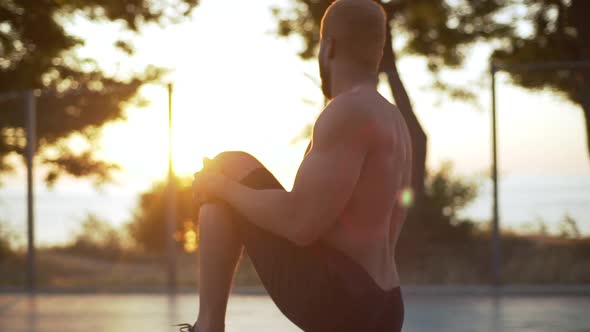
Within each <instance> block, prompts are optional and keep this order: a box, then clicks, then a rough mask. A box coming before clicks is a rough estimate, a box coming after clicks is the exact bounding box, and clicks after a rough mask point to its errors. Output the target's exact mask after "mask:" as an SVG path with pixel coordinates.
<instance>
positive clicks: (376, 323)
mask: <svg viewBox="0 0 590 332" xmlns="http://www.w3.org/2000/svg"><path fill="white" fill-rule="evenodd" d="M385 26H386V24H385V14H384V12H383V10H382V8H381V7H380V6H379V5H378V4H377V3H375V2H374V1H371V0H337V1H336V2H334V3H333V4H332V5H331V6H330V8H329V9H328V10H327V11H326V13H325V15H324V18H323V21H322V28H321V43H320V52H319V64H320V74H321V78H322V90H323V92H324V94H325V95H326V97H327V98H328V99H330V103H329V104H328V105H327V107H326V108H325V109H324V111H323V112H322V113H321V115H320V116H319V118H318V119H317V122H316V123H315V125H314V130H313V137H312V142H311V144H310V149H309V148H308V149H309V150H308V152H307V153H306V155H305V158H304V160H303V162H302V164H301V166H300V168H299V170H298V172H297V176H296V179H295V183H294V186H293V189H292V190H291V191H286V190H285V189H284V188H283V187H282V186H281V185H280V183H279V182H278V181H277V180H276V179H275V178H274V177H273V175H272V174H271V173H270V172H269V171H268V170H267V169H266V168H264V166H263V165H262V164H261V163H260V162H259V161H257V160H256V159H255V158H254V157H252V156H250V155H248V154H246V153H244V152H224V153H221V154H220V155H218V156H217V157H216V158H215V159H214V160H212V161H210V162H208V163H207V164H206V165H205V167H204V169H203V170H202V171H201V172H199V173H196V174H195V180H194V183H193V188H194V197H195V206H196V207H197V208H198V207H200V214H199V224H200V257H201V260H200V264H201V265H200V272H199V273H200V275H199V276H200V282H199V287H200V293H199V294H200V295H199V301H200V306H199V315H198V318H197V321H196V323H195V324H194V325H193V326H191V325H189V324H184V326H182V327H181V330H183V331H195V332H197V331H198V332H218V331H224V327H225V325H224V320H225V311H226V305H227V301H228V297H229V292H230V288H231V283H232V279H233V274H234V271H235V268H236V265H237V263H238V260H239V258H240V256H241V253H242V250H243V249H244V248H245V250H246V251H247V253H248V255H249V256H250V258H251V260H252V263H253V265H254V267H255V269H256V271H257V273H258V275H259V277H260V280H261V281H262V284H263V285H264V287H265V288H266V290H267V291H268V293H269V295H270V297H271V298H272V300H273V301H274V302H275V304H276V305H277V307H278V308H279V309H280V310H281V311H282V313H283V314H284V315H285V316H286V317H287V318H289V319H290V320H291V321H292V322H293V323H294V324H296V325H297V326H298V327H300V328H301V329H303V330H304V331H312V332H314V331H320V332H326V331H338V332H343V331H364V332H369V331H375V332H377V331H379V332H384V331H391V332H393V331H399V330H401V326H402V322H403V312H404V311H403V302H402V297H401V292H400V288H399V285H400V282H399V277H398V272H397V269H396V264H395V260H394V256H395V246H396V242H397V239H398V237H399V234H400V231H401V228H402V224H403V221H404V218H405V211H404V207H403V204H402V203H401V195H402V192H403V191H404V190H405V189H406V188H407V187H408V186H409V183H410V168H411V167H410V165H411V146H410V138H409V135H408V130H407V128H406V125H405V122H404V120H403V118H402V116H401V114H400V113H399V111H398V110H397V109H396V107H395V106H394V105H392V104H390V103H389V102H388V101H387V100H385V99H384V98H383V97H382V96H381V95H379V93H378V92H377V90H376V84H377V73H378V65H379V62H380V59H381V57H382V51H383V46H384V42H385Z"/></svg>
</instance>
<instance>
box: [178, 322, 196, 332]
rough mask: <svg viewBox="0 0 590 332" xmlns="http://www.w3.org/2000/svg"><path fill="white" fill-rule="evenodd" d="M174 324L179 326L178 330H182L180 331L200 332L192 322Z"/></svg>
mask: <svg viewBox="0 0 590 332" xmlns="http://www.w3.org/2000/svg"><path fill="white" fill-rule="evenodd" d="M172 326H178V331H180V332H199V331H197V330H196V329H195V327H194V326H192V325H191V324H186V323H185V324H176V325H172Z"/></svg>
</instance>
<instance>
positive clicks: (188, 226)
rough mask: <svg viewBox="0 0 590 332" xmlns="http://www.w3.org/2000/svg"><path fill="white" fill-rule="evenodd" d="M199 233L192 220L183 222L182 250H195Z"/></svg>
mask: <svg viewBox="0 0 590 332" xmlns="http://www.w3.org/2000/svg"><path fill="white" fill-rule="evenodd" d="M198 237H199V234H198V230H197V229H195V226H194V225H193V223H192V221H190V220H189V221H185V222H184V251H186V252H189V253H191V252H195V251H197V248H198V246H199V244H198V241H197V239H198Z"/></svg>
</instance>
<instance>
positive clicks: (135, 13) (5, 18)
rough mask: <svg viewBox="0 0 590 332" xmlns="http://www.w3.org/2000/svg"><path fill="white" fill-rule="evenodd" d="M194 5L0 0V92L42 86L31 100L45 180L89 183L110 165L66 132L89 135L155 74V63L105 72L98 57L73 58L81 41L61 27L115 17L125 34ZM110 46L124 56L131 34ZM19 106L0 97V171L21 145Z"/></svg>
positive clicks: (192, 0) (186, 0) (179, 15)
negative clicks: (75, 144)
mask: <svg viewBox="0 0 590 332" xmlns="http://www.w3.org/2000/svg"><path fill="white" fill-rule="evenodd" d="M197 4H198V0H126V1H118V0H109V1H98V0H76V1H56V0H49V1H30V0H11V1H2V2H0V22H2V23H1V24H0V95H2V94H3V93H5V92H7V91H23V90H26V89H39V91H45V93H43V94H42V95H41V96H40V97H39V98H38V103H37V107H38V112H37V114H38V120H37V123H38V128H37V137H38V140H37V142H36V145H37V147H38V149H39V154H40V155H41V156H42V158H41V161H42V162H43V163H44V164H45V165H47V166H49V172H48V174H47V177H46V180H47V182H49V183H53V182H55V180H56V179H57V178H58V176H59V175H60V174H63V173H69V174H71V175H74V176H95V179H96V181H97V182H102V181H106V180H108V179H109V173H110V172H111V171H112V170H113V169H116V167H115V166H114V165H112V164H109V163H105V162H103V161H100V160H97V159H96V158H95V157H94V151H95V149H94V146H93V144H90V146H89V147H88V148H87V149H86V150H85V151H82V152H74V151H72V150H71V149H70V148H69V147H68V146H67V144H66V142H67V138H69V137H70V136H71V135H73V134H74V133H78V134H80V135H82V137H83V138H85V139H86V140H87V141H88V142H90V143H92V142H94V141H95V139H96V137H97V133H98V128H100V127H101V126H102V125H103V124H104V123H105V122H108V121H113V120H117V119H121V118H122V117H123V112H122V111H123V108H124V106H125V104H126V103H128V102H132V101H133V96H135V94H136V92H137V91H138V89H139V88H140V87H141V86H142V84H144V83H146V82H150V81H154V80H156V79H158V78H159V77H160V75H161V70H159V69H157V68H153V67H147V68H144V69H143V70H140V72H138V73H117V74H116V75H115V76H109V75H107V74H105V73H104V72H103V70H102V69H101V68H100V64H99V63H98V60H99V59H94V58H81V57H80V55H79V54H78V53H77V49H78V48H79V47H80V46H82V45H84V40H83V39H80V38H78V37H74V36H72V35H71V34H70V33H68V31H67V30H66V28H65V27H66V26H67V25H68V24H70V23H72V22H73V21H74V20H80V19H82V20H89V21H91V22H95V23H108V22H117V23H119V24H120V25H121V34H120V35H121V36H129V35H134V34H137V33H139V32H140V31H141V28H142V27H143V26H145V25H146V24H150V23H158V24H162V25H164V24H170V23H175V22H178V21H180V20H181V19H183V18H184V17H186V16H187V15H188V14H189V13H190V11H191V10H192V9H193V8H195V6H197ZM84 37H85V38H91V37H92V36H84ZM113 48H117V49H119V50H121V54H123V55H127V56H129V55H131V54H133V52H134V47H133V43H132V41H131V40H123V39H121V38H119V40H117V41H115V42H114V44H113ZM77 89H82V91H84V93H80V92H76V91H77ZM48 92H49V93H48ZM23 105H24V101H23V100H22V98H20V97H19V98H12V99H6V98H0V114H2V116H1V117H0V174H1V172H6V171H10V170H11V169H12V168H13V166H14V165H12V164H10V162H9V160H8V158H7V157H8V156H9V155H11V154H18V155H22V154H23V152H24V147H25V131H24V112H23Z"/></svg>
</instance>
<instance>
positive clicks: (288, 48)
mask: <svg viewBox="0 0 590 332" xmlns="http://www.w3.org/2000/svg"><path fill="white" fill-rule="evenodd" d="M280 3H283V4H284V3H285V2H283V1H278V0H257V1H238V0H234V1H223V2H220V1H215V0H202V1H201V4H200V5H199V6H198V7H197V8H196V9H195V11H194V12H193V14H192V16H191V17H190V19H189V20H187V21H186V22H184V23H181V24H178V25H173V26H168V27H166V28H161V27H158V26H148V27H146V28H145V29H144V30H143V32H142V34H141V35H140V36H139V38H137V39H135V45H136V47H137V51H136V54H135V55H134V56H133V57H132V58H131V59H129V58H125V57H123V56H122V55H121V54H120V53H118V52H117V51H115V50H113V47H112V44H113V42H114V41H115V40H116V37H117V36H120V35H121V33H120V27H119V25H118V24H116V23H115V24H104V23H101V24H92V23H88V22H85V21H84V20H80V19H75V20H74V21H73V22H72V23H71V24H70V25H69V27H68V31H69V32H70V33H73V34H76V35H79V36H81V37H83V38H85V39H86V45H85V46H84V47H82V48H81V49H79V50H78V52H79V53H80V55H81V56H89V57H92V58H96V59H98V61H99V63H100V64H101V66H102V67H103V68H104V69H105V70H106V71H107V72H115V71H117V70H122V71H125V70H129V69H137V68H142V67H143V66H145V65H148V64H151V65H156V66H160V67H165V68H169V69H171V74H170V76H169V80H170V82H172V83H173V84H174V94H173V110H174V118H173V129H174V134H173V142H174V143H173V152H174V165H175V170H176V172H177V173H178V174H180V175H183V176H189V175H191V174H192V173H193V172H195V171H197V170H199V169H200V168H201V160H202V158H203V157H213V156H215V155H216V154H217V153H219V152H221V151H225V150H244V151H247V152H249V153H251V154H253V155H254V156H256V157H257V158H258V159H259V160H261V161H262V162H263V163H264V164H265V165H266V166H267V167H268V168H269V169H270V170H271V171H272V172H273V173H274V174H275V175H276V176H277V178H278V179H279V180H280V181H281V183H282V184H283V185H284V186H285V187H286V188H287V189H289V188H291V187H292V184H293V180H294V177H295V174H296V171H297V168H298V166H299V163H300V162H301V159H302V156H303V152H304V150H305V147H306V145H307V142H306V141H299V142H297V143H293V139H294V138H295V137H297V136H298V135H299V134H300V133H301V131H302V130H303V128H305V126H306V125H308V124H309V123H312V122H313V121H314V120H315V119H316V118H317V116H318V114H319V112H320V110H321V106H322V104H323V96H322V94H321V91H320V89H319V87H318V86H317V82H314V79H310V78H309V76H311V77H313V78H315V80H317V79H318V76H319V75H318V68H317V64H316V62H315V61H307V62H304V61H302V60H300V58H299V57H298V56H297V52H298V51H299V50H301V45H302V41H301V40H300V39H299V38H297V37H291V38H288V39H285V38H279V37H277V36H276V34H275V33H274V29H275V27H276V21H275V19H274V18H273V16H272V13H271V7H272V6H274V5H277V4H280ZM230 5H231V10H228V8H229V6H230ZM123 37H129V36H125V35H123ZM400 42H403V36H402V38H398V39H397V46H401V45H400ZM489 52H490V49H489V48H487V47H486V46H482V45H479V46H477V47H476V48H475V49H474V51H473V52H472V55H471V56H470V57H469V58H468V61H467V62H466V64H465V66H464V68H463V69H462V70H460V71H458V72H453V73H449V74H448V77H449V78H450V79H452V80H455V81H456V82H459V83H468V84H470V85H473V86H476V87H479V88H478V89H479V90H477V91H478V102H477V104H466V103H462V102H458V101H453V100H449V99H447V98H444V97H441V95H440V94H437V93H436V92H433V91H431V90H429V89H428V88H427V86H428V85H429V83H431V77H430V75H429V73H428V71H427V70H426V64H425V61H424V59H422V58H419V57H409V56H402V57H401V59H400V61H399V62H398V67H399V71H400V75H401V77H402V80H403V81H404V83H405V85H406V88H407V90H408V93H409V94H410V97H411V99H412V102H413V106H414V110H415V112H416V114H417V116H418V118H419V120H420V122H421V123H422V125H423V127H424V129H425V131H426V133H427V135H428V167H429V168H431V169H435V168H438V167H439V166H440V165H441V163H443V162H445V161H450V162H452V163H453V164H454V168H455V171H456V173H458V174H460V175H464V176H481V175H486V174H489V167H490V166H489V165H490V155H491V145H490V138H491V132H490V127H491V122H490V107H489V105H490V92H489V77H488V76H487V74H486V73H487V64H488V61H489V60H488V59H489V57H488V55H489ZM379 91H380V92H381V93H382V94H383V95H384V96H385V97H386V98H388V99H389V100H392V97H391V93H390V91H389V89H388V86H387V85H386V84H385V82H382V83H381V84H380V86H379ZM141 94H142V96H144V97H145V98H146V99H147V100H149V102H150V103H149V105H148V106H147V107H144V108H136V107H129V108H127V110H126V115H127V119H126V120H125V121H118V122H115V123H110V124H107V125H106V126H105V127H104V129H103V134H102V137H101V139H100V150H99V151H97V154H98V155H99V156H100V157H102V158H104V159H106V160H109V161H113V162H116V163H118V164H120V165H121V167H122V168H121V171H120V172H118V173H117V174H116V177H115V178H116V181H115V183H114V184H113V185H112V186H111V187H112V188H115V190H117V191H124V192H130V193H139V192H141V191H143V190H146V189H148V188H149V187H151V186H152V184H153V183H154V182H155V181H160V180H162V179H164V178H165V175H166V169H167V145H168V142H167V116H168V115H167V91H166V87H165V86H163V85H162V86H146V87H145V88H143V89H142V91H141ZM582 120H583V117H582V112H581V110H580V109H579V108H578V107H577V106H575V105H573V104H572V103H570V102H568V101H567V100H565V99H563V98H561V97H560V96H557V95H555V94H553V93H551V92H530V91H526V90H523V89H521V88H517V87H514V86H512V85H510V83H509V79H508V77H507V76H506V75H505V74H502V73H501V74H499V75H498V128H499V161H500V164H499V167H500V175H501V176H503V177H509V176H519V175H527V176H528V175H534V176H583V177H590V163H589V161H588V160H589V158H588V153H587V152H586V147H585V129H584V126H583V121H582ZM23 179H24V177H23V173H22V172H18V173H17V175H16V176H14V177H13V178H11V179H8V180H7V181H5V182H6V183H7V184H8V185H9V186H18V187H22V184H23V183H24V181H23ZM39 179H41V174H39ZM89 188H92V187H91V186H90V185H89V183H88V182H85V181H79V180H74V179H68V178H67V177H66V178H64V180H62V181H60V182H59V183H58V184H57V190H61V191H64V190H65V191H77V190H83V191H88V190H93V189H89Z"/></svg>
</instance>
